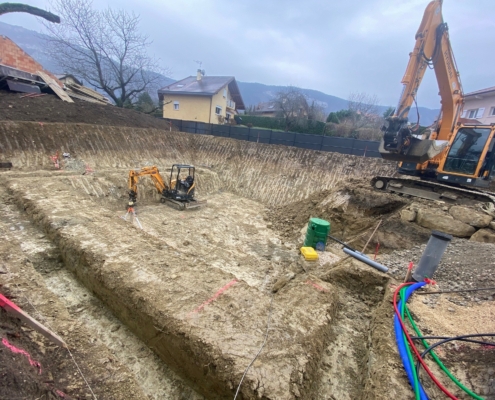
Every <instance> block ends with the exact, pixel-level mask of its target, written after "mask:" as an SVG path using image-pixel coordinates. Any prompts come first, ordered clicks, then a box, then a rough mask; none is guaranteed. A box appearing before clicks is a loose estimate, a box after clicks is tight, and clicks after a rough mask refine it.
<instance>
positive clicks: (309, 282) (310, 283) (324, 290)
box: [305, 280, 328, 292]
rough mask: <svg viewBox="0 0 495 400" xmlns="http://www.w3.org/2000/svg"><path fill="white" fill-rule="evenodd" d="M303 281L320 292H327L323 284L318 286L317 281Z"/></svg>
mask: <svg viewBox="0 0 495 400" xmlns="http://www.w3.org/2000/svg"><path fill="white" fill-rule="evenodd" d="M305 283H306V284H308V285H311V286H313V287H314V288H315V289H316V290H319V291H320V292H328V289H325V288H324V287H323V286H320V285H318V284H317V283H314V282H312V281H310V280H307V281H306V282H305Z"/></svg>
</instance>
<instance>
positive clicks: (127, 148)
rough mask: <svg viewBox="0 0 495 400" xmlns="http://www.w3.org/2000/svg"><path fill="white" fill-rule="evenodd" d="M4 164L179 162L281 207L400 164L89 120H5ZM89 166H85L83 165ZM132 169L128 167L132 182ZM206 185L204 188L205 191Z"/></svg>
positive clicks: (1, 135) (0, 136) (0, 143)
mask: <svg viewBox="0 0 495 400" xmlns="http://www.w3.org/2000/svg"><path fill="white" fill-rule="evenodd" d="M0 150H1V152H2V156H1V158H2V161H11V162H12V163H13V165H14V168H15V169H20V170H39V169H49V170H52V169H54V167H53V162H52V161H51V159H50V156H51V155H54V154H55V153H56V152H57V151H58V152H59V153H60V154H62V153H63V152H69V153H70V154H71V157H72V159H76V160H79V161H81V165H82V166H84V165H85V164H87V165H88V166H90V167H91V168H92V169H95V170H98V169H112V168H118V169H120V168H122V169H129V168H136V167H140V166H144V165H157V166H159V167H162V168H165V167H170V166H171V165H172V164H173V163H180V162H181V163H193V164H195V165H196V166H207V167H209V168H210V169H211V170H212V171H213V172H216V173H217V174H218V176H219V177H220V179H221V181H222V185H223V187H222V189H223V190H227V191H230V192H233V193H235V194H238V195H241V196H245V197H249V198H251V199H254V200H258V201H260V202H262V203H264V204H268V205H277V204H285V203H288V202H292V201H297V200H300V199H303V198H306V197H308V196H309V195H310V194H311V193H313V192H315V191H320V190H324V189H329V188H332V187H333V186H334V185H335V184H336V183H337V182H339V181H341V180H342V179H346V178H348V177H351V176H360V177H371V176H374V175H377V174H390V173H392V172H393V171H394V170H395V164H394V163H389V162H386V161H383V160H381V159H372V158H363V157H355V156H349V155H344V154H338V153H327V152H319V151H313V150H305V149H299V148H293V147H286V146H275V145H267V144H261V143H251V142H244V141H237V140H234V139H227V138H216V137H211V136H205V135H194V134H187V133H180V132H169V131H160V130H156V129H136V128H126V127H109V126H98V125H86V124H59V123H50V124H49V123H44V124H42V123H34V122H19V123H14V122H2V123H0ZM83 170H84V168H83ZM125 178H126V172H123V178H122V179H123V183H125ZM200 189H201V188H200Z"/></svg>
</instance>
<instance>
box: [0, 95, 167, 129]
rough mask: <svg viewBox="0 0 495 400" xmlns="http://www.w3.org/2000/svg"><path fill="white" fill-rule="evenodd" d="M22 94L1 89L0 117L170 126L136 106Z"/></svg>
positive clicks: (152, 126)
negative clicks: (25, 95)
mask: <svg viewBox="0 0 495 400" xmlns="http://www.w3.org/2000/svg"><path fill="white" fill-rule="evenodd" d="M22 95H23V93H12V92H6V91H2V90H0V110H1V111H0V120H7V121H33V122H64V123H85V124H87V123H91V124H95V125H111V126H128V127H136V128H156V129H167V130H168V129H170V125H169V123H168V122H166V121H165V120H163V119H160V118H155V117H152V116H150V115H148V114H144V113H141V112H138V111H134V110H129V109H125V108H119V107H114V106H111V105H99V104H95V103H89V102H87V101H83V100H77V99H74V103H66V102H65V101H62V100H60V99H59V98H58V97H57V96H55V95H51V94H47V95H45V96H40V97H35V98H29V97H22V98H21V96H22Z"/></svg>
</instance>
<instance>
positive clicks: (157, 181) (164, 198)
mask: <svg viewBox="0 0 495 400" xmlns="http://www.w3.org/2000/svg"><path fill="white" fill-rule="evenodd" d="M194 173H195V168H194V166H192V165H186V164H174V165H173V166H172V169H171V171H170V178H169V181H168V183H166V182H165V181H164V179H163V178H162V176H161V175H160V171H158V168H157V167H155V166H153V167H143V168H141V169H140V170H137V171H136V170H132V169H131V170H130V171H129V203H128V205H127V208H128V209H130V208H134V207H135V206H136V203H137V184H138V181H139V178H140V177H142V176H149V177H150V178H151V180H152V181H153V184H154V185H155V188H156V190H157V191H158V193H160V194H161V198H160V202H161V203H168V204H171V205H172V206H174V207H175V208H178V209H179V210H186V209H190V208H196V207H201V206H204V205H205V204H206V200H201V201H199V200H196V199H195V198H194V192H195V189H196V181H195V176H194Z"/></svg>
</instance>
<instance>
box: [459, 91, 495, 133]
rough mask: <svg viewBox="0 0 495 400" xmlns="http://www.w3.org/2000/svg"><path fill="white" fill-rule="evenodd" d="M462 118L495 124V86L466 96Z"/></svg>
mask: <svg viewBox="0 0 495 400" xmlns="http://www.w3.org/2000/svg"><path fill="white" fill-rule="evenodd" d="M462 118H466V119H475V120H477V121H479V122H481V123H482V124H491V123H495V86H493V87H489V88H486V89H481V90H477V91H476V92H471V93H467V94H465V95H464V111H463V113H462Z"/></svg>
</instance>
